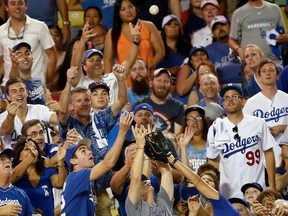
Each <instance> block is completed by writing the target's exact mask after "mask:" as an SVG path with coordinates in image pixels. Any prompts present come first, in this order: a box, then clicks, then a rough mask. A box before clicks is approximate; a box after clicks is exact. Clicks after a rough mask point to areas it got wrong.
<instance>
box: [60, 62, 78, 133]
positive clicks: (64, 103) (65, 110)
mask: <svg viewBox="0 0 288 216" xmlns="http://www.w3.org/2000/svg"><path fill="white" fill-rule="evenodd" d="M77 73H78V69H77V67H71V68H69V69H68V71H67V82H66V86H65V88H64V89H63V91H62V94H61V97H60V100H59V106H60V111H59V122H60V124H61V125H62V126H63V127H66V126H67V124H68V120H69V117H70V112H69V100H70V97H71V93H70V92H71V86H72V84H71V83H72V80H73V78H74V77H75V76H76V74H77Z"/></svg>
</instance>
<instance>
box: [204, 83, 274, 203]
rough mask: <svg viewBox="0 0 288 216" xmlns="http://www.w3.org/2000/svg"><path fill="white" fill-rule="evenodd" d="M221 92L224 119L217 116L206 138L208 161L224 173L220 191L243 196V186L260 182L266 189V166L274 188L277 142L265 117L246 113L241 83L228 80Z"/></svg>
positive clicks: (239, 196)
mask: <svg viewBox="0 0 288 216" xmlns="http://www.w3.org/2000/svg"><path fill="white" fill-rule="evenodd" d="M220 95H221V96H222V98H223V106H224V109H225V110H226V112H227V117H225V118H224V119H219V118H218V119H216V120H215V121H214V123H213V125H212V126H211V127H210V128H209V132H208V137H207V158H208V163H211V164H213V165H214V166H216V167H217V168H219V171H220V173H221V179H220V192H221V193H222V194H223V195H224V196H225V197H226V198H228V199H229V198H231V197H238V198H243V194H242V193H241V186H242V185H244V184H246V183H247V182H257V183H259V184H260V185H261V186H262V187H263V188H265V186H266V185H265V166H264V158H265V161H266V169H267V173H268V182H269V187H270V188H271V189H275V188H276V185H275V158H274V151H273V145H276V142H275V140H274V138H273V136H272V135H271V133H270V132H269V130H268V127H267V124H266V122H265V121H264V120H263V119H260V118H257V117H254V116H250V115H244V114H243V112H242V107H243V104H244V101H243V92H242V89H241V88H240V86H238V85H236V84H232V83H229V84H228V85H227V86H225V87H224V88H223V89H222V90H221V92H220Z"/></svg>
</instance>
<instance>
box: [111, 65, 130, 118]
mask: <svg viewBox="0 0 288 216" xmlns="http://www.w3.org/2000/svg"><path fill="white" fill-rule="evenodd" d="M124 70H125V68H124V67H123V66H122V65H119V64H115V65H114V66H113V73H114V75H115V77H116V79H117V82H118V98H117V100H116V101H115V102H114V103H113V104H112V105H111V109H112V112H113V115H114V117H115V116H117V115H118V114H119V112H120V111H121V109H122V108H123V107H124V105H125V104H127V103H128V93H127V86H126V80H125V77H124V73H123V72H124Z"/></svg>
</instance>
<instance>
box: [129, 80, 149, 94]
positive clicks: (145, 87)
mask: <svg viewBox="0 0 288 216" xmlns="http://www.w3.org/2000/svg"><path fill="white" fill-rule="evenodd" d="M141 77H142V76H141ZM131 81H132V89H133V91H134V92H135V93H136V94H138V95H146V94H148V93H149V80H148V78H144V77H142V79H141V80H137V79H134V80H132V79H131Z"/></svg>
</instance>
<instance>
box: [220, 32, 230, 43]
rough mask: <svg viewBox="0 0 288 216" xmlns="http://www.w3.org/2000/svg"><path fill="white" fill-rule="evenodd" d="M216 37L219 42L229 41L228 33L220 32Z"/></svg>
mask: <svg viewBox="0 0 288 216" xmlns="http://www.w3.org/2000/svg"><path fill="white" fill-rule="evenodd" d="M218 37H219V39H220V40H221V41H226V40H227V41H228V39H229V35H228V33H227V32H226V31H224V30H220V32H219V35H218Z"/></svg>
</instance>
